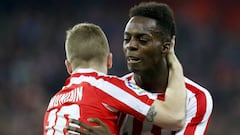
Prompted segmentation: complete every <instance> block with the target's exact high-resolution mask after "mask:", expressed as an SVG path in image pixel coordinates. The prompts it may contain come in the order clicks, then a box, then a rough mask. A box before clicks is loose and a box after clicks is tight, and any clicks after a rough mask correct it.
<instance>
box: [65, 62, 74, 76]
mask: <svg viewBox="0 0 240 135" xmlns="http://www.w3.org/2000/svg"><path fill="white" fill-rule="evenodd" d="M65 66H66V68H67V71H68V73H69V74H72V71H73V70H72V66H71V63H70V62H69V61H68V60H67V59H66V60H65Z"/></svg>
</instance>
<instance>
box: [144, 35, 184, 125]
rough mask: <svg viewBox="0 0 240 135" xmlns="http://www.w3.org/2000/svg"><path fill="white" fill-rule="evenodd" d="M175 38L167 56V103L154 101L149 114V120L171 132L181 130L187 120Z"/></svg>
mask: <svg viewBox="0 0 240 135" xmlns="http://www.w3.org/2000/svg"><path fill="white" fill-rule="evenodd" d="M174 45H175V36H174V37H173V38H172V40H171V44H170V51H169V53H168V55H167V62H168V66H169V78H168V86H167V89H166V93H165V101H164V102H162V101H158V100H157V101H154V103H153V105H152V106H151V109H150V110H149V112H148V115H147V120H148V121H151V122H153V123H154V124H156V125H158V126H160V127H162V128H167V129H171V130H179V129H181V128H182V127H183V125H184V120H185V100H186V90H185V83H184V76H183V69H182V65H181V64H180V62H179V61H178V59H177V57H176V55H175V51H174Z"/></svg>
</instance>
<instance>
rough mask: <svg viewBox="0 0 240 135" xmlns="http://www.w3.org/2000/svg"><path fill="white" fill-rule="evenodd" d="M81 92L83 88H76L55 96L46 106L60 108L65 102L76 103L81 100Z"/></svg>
mask: <svg viewBox="0 0 240 135" xmlns="http://www.w3.org/2000/svg"><path fill="white" fill-rule="evenodd" d="M82 90H83V87H77V88H75V89H73V90H71V91H69V92H67V93H64V94H58V95H55V96H54V97H53V98H52V99H51V101H50V103H49V106H48V109H49V108H52V107H55V106H60V105H62V104H64V103H66V102H78V101H79V100H82Z"/></svg>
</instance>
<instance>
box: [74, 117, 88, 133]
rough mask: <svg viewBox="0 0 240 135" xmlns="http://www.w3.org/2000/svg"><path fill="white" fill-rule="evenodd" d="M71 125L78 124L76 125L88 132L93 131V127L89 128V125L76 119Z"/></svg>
mask: <svg viewBox="0 0 240 135" xmlns="http://www.w3.org/2000/svg"><path fill="white" fill-rule="evenodd" d="M70 123H73V124H76V125H78V126H80V127H83V128H85V129H87V130H91V126H89V125H87V124H85V123H83V122H81V121H78V120H75V119H70ZM78 129H79V128H78Z"/></svg>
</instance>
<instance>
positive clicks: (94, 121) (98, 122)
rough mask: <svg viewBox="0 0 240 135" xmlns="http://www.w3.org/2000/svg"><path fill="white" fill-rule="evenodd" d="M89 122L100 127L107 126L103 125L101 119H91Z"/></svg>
mask: <svg viewBox="0 0 240 135" xmlns="http://www.w3.org/2000/svg"><path fill="white" fill-rule="evenodd" d="M88 121H89V122H92V123H96V124H98V125H100V126H106V124H105V123H103V122H102V121H101V120H100V119H98V118H89V119H88Z"/></svg>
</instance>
